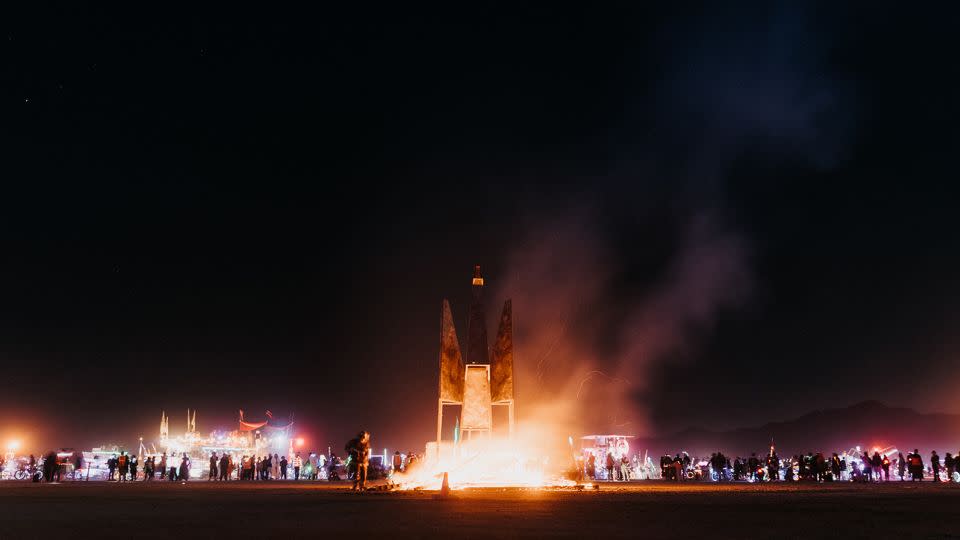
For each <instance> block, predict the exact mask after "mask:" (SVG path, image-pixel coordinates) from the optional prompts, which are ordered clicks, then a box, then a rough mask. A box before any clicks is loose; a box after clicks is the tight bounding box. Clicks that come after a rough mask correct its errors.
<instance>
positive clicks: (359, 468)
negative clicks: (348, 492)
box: [347, 431, 370, 491]
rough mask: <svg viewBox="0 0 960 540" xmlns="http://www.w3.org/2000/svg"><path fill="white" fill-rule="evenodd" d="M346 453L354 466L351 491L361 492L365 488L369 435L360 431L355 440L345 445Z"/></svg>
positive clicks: (368, 457)
mask: <svg viewBox="0 0 960 540" xmlns="http://www.w3.org/2000/svg"><path fill="white" fill-rule="evenodd" d="M347 451H348V452H350V458H351V460H353V461H354V462H355V463H356V464H355V466H354V467H355V469H354V470H355V471H356V473H355V474H354V477H353V489H354V490H356V491H362V490H364V489H366V488H367V467H368V466H369V465H370V434H369V433H368V432H366V431H361V432H360V433H359V434H358V435H357V437H356V438H355V439H352V440H351V441H350V442H349V443H347Z"/></svg>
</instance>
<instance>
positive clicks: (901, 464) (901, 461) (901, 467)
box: [897, 452, 907, 482]
mask: <svg viewBox="0 0 960 540" xmlns="http://www.w3.org/2000/svg"><path fill="white" fill-rule="evenodd" d="M897 472H898V473H899V474H900V481H901V482H903V481H904V480H906V479H907V458H905V457H903V452H900V455H899V457H897Z"/></svg>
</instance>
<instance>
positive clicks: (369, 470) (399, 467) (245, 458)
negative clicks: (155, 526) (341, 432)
mask: <svg viewBox="0 0 960 540" xmlns="http://www.w3.org/2000/svg"><path fill="white" fill-rule="evenodd" d="M344 450H345V451H346V459H341V458H340V457H338V456H337V455H336V453H334V452H330V455H329V456H325V455H323V454H318V453H314V452H309V453H306V455H301V453H300V452H295V453H294V454H293V455H292V456H291V457H290V458H289V459H288V457H287V456H286V455H280V454H279V453H273V454H270V453H266V454H265V455H259V456H258V455H234V454H232V453H229V452H221V453H217V452H211V453H210V455H209V456H207V457H206V465H207V467H206V479H207V480H208V481H210V482H226V481H270V480H293V481H301V480H302V481H310V480H313V481H315V480H327V481H341V480H347V481H351V482H352V485H353V489H355V490H363V489H365V488H366V487H367V481H368V480H374V479H378V478H383V477H386V476H387V475H389V474H392V473H395V472H401V471H409V470H410V469H411V468H413V467H414V466H416V464H417V463H418V461H419V460H421V459H422V457H421V456H420V455H418V454H415V453H413V452H409V453H407V454H400V452H397V453H396V454H394V456H393V460H392V462H391V463H379V464H376V465H375V466H371V463H370V457H371V447H370V433H369V432H367V431H361V432H360V433H359V434H357V436H356V437H354V438H353V439H351V440H350V441H349V442H348V443H347V444H346V446H345V447H344ZM83 466H84V465H83V461H82V454H81V453H79V452H75V453H73V454H71V457H70V458H69V459H67V460H65V459H64V458H60V457H58V455H57V454H56V453H55V452H51V453H49V454H48V455H45V456H43V457H41V458H40V459H39V460H38V459H36V458H35V457H34V456H33V455H30V456H29V460H27V459H26V458H24V459H23V468H24V469H26V470H28V471H30V477H32V478H33V479H34V480H35V481H38V482H39V481H46V482H59V481H61V479H62V477H63V474H64V471H65V470H66V469H68V468H69V469H72V470H73V471H82V470H83ZM194 466H195V464H194V462H193V460H191V458H190V456H189V455H188V454H187V453H185V452H183V453H181V454H180V455H179V456H176V455H170V456H168V455H167V454H166V453H161V454H159V455H147V456H144V457H138V456H137V455H136V454H130V453H127V452H125V451H121V452H119V453H118V454H116V455H114V456H111V457H110V458H108V459H107V460H106V462H105V468H106V471H105V478H104V479H105V480H108V481H112V482H118V483H123V482H150V481H157V480H167V481H170V482H187V481H190V480H191V479H193V480H196V479H197V476H196V475H194V476H191V470H192V469H193V468H194ZM2 468H3V463H2V461H0V469H2ZM199 472H200V474H201V475H202V472H203V471H202V470H201V471H199ZM78 478H79V475H78ZM86 479H89V474H88V475H87V478H86ZM98 479H99V478H98Z"/></svg>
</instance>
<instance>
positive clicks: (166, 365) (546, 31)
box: [0, 2, 960, 449]
mask: <svg viewBox="0 0 960 540" xmlns="http://www.w3.org/2000/svg"><path fill="white" fill-rule="evenodd" d="M841 4H842V5H839V6H838V5H837V3H836V2H806V3H798V4H787V3H777V2H757V3H724V4H723V5H720V4H717V3H714V2H708V3H705V4H694V3H670V5H669V6H666V5H664V6H659V7H651V6H644V5H643V3H637V2H629V3H625V4H622V5H617V4H606V5H605V6H595V5H592V4H591V3H580V4H579V5H576V6H575V7H569V8H567V7H559V6H553V7H549V8H547V7H520V6H519V5H517V4H516V3H508V4H505V5H503V6H495V7H491V6H489V5H479V4H471V5H469V6H467V5H450V6H447V7H445V8H417V7H413V6H410V5H408V4H404V5H402V6H399V5H398V6H396V7H393V8H387V9H381V8H380V7H378V6H376V5H375V4H363V5H357V6H355V8H329V7H315V8H312V9H311V10H310V11H300V10H298V9H294V8H289V9H281V8H279V7H277V6H273V5H271V4H269V3H260V4H256V5H253V7H241V6H233V7H232V8H231V9H211V10H209V11H204V10H203V8H201V7H194V8H193V9H191V10H189V11H182V12H175V11H168V10H166V9H160V8H158V9H156V10H153V9H150V10H148V9H146V8H143V7H135V6H131V7H128V8H127V9H126V10H124V11H114V10H108V9H106V8H104V9H99V10H98V9H96V8H87V7H77V6H73V7H64V8H61V9H55V10H54V9H51V10H49V11H45V12H40V11H36V12H7V13H4V14H3V16H2V17H0V20H2V21H3V22H2V26H3V34H2V35H0V38H2V45H0V47H2V52H0V58H2V61H0V62H2V68H0V80H2V85H0V96H2V109H0V110H2V117H0V137H2V139H0V149H2V150H0V151H2V154H0V155H2V164H3V170H2V189H3V191H2V195H0V220H2V221H0V246H2V252H0V253H2V258H0V368H2V370H3V374H4V375H3V380H4V382H3V386H2V388H3V390H2V392H0V437H7V436H14V435H16V436H26V437H27V438H28V440H29V441H31V443H32V444H33V445H34V446H37V447H40V446H43V445H46V446H80V447H89V446H91V445H94V444H99V443H101V442H110V441H114V442H120V443H125V444H132V442H133V441H135V440H136V437H137V436H139V435H145V437H147V438H148V439H149V438H150V437H152V436H153V435H154V433H155V431H156V424H157V421H158V420H159V416H160V410H161V409H165V410H167V411H168V412H171V414H173V415H174V416H173V420H174V422H173V425H172V426H171V427H172V431H174V432H179V430H181V429H182V426H181V421H180V419H181V417H182V416H183V414H184V413H185V409H186V408H187V407H193V408H197V409H199V411H200V412H199V415H198V424H199V427H200V429H201V430H202V431H203V430H208V429H212V428H214V427H217V426H230V425H231V422H232V421H233V420H234V418H235V414H236V410H237V409H238V408H243V409H244V410H246V411H248V412H249V414H251V415H253V416H259V415H260V411H263V410H265V409H270V410H272V411H274V412H275V413H276V414H277V415H278V416H286V415H288V414H291V413H292V414H295V419H296V421H297V423H298V426H299V429H300V431H301V432H302V433H303V434H304V435H305V436H306V437H307V438H308V439H309V440H310V443H309V444H310V445H311V446H313V445H316V446H317V447H325V446H326V445H327V443H332V444H333V446H334V447H335V448H339V447H341V446H342V444H343V441H344V440H345V439H346V438H347V437H348V436H349V435H351V434H353V433H354V432H356V431H357V430H359V429H360V428H367V429H370V430H371V431H373V433H374V438H375V442H374V444H375V445H376V446H378V447H379V446H388V447H390V448H394V447H397V446H398V445H402V446H403V447H409V448H422V444H423V441H425V440H427V439H428V438H429V437H430V436H431V432H432V427H431V426H432V422H433V414H434V412H433V411H434V406H435V403H436V401H435V391H436V380H435V368H436V359H437V348H438V334H439V332H438V330H439V307H440V302H441V300H442V299H443V298H444V297H449V298H450V299H451V301H452V303H453V309H454V316H455V317H456V318H457V321H458V322H459V321H464V320H465V317H466V309H467V301H468V299H469V287H468V285H469V278H470V274H471V269H472V266H473V264H481V265H483V267H484V269H485V275H486V277H487V278H488V284H489V287H488V289H490V290H491V293H490V304H491V308H490V311H495V310H496V309H498V308H499V301H500V300H501V299H502V298H503V297H505V296H512V297H514V299H515V306H514V307H515V310H516V312H517V320H518V323H517V324H518V344H517V347H518V355H519V356H518V362H519V363H521V364H522V363H524V362H526V363H527V364H526V365H521V366H518V392H519V393H520V396H519V398H520V404H519V410H520V414H521V416H522V415H523V411H524V409H523V407H524V402H523V401H524V396H527V399H528V403H532V402H534V401H537V400H543V399H544V396H548V395H564V396H566V398H567V399H570V397H571V390H570V388H571V387H572V386H577V385H576V384H573V383H576V382H577V381H581V380H582V379H583V378H584V377H586V376H587V375H588V374H589V372H590V371H591V370H592V369H599V370H602V371H603V372H604V376H599V377H594V378H591V379H589V380H588V381H587V383H586V384H587V389H586V391H585V393H583V395H582V396H581V398H577V399H574V401H575V403H577V404H579V406H578V409H581V410H587V409H590V410H593V411H594V412H592V413H587V414H584V415H583V418H580V419H579V421H580V422H581V425H582V428H583V430H585V431H586V430H594V431H605V430H607V429H613V428H612V427H611V426H612V425H613V426H618V427H617V429H621V430H627V431H631V430H633V431H637V432H640V431H649V432H664V431H672V430H674V429H679V428H682V427H685V426H688V425H711V424H712V425H720V426H727V427H730V426H741V425H755V424H759V423H763V422H765V421H768V420H772V419H778V418H784V417H788V416H791V415H796V414H801V413H804V412H806V411H808V410H812V409H816V408H823V407H827V406H837V405H846V404H849V403H853V402H856V401H860V400H864V399H869V398H873V399H880V400H884V401H888V402H890V403H891V404H896V405H904V406H910V407H915V408H917V409H919V410H922V411H947V412H949V411H957V410H958V408H960V400H958V398H956V397H955V396H956V393H955V391H954V388H955V384H956V383H955V380H956V373H957V354H958V353H960V350H958V347H960V343H958V341H957V338H956V335H957V334H956V328H957V327H958V323H960V307H958V304H957V302H958V298H960V281H958V280H957V279H956V276H958V275H960V244H958V231H960V223H958V219H960V218H958V216H960V214H958V212H957V201H958V190H957V187H956V179H957V173H956V159H957V156H958V155H960V153H958V150H960V144H958V143H960V141H958V135H957V129H958V128H957V126H958V122H960V109H958V102H960V101H958V99H960V98H958V96H960V88H958V80H960V68H958V66H960V63H958V62H957V59H956V53H957V45H956V26H957V20H958V19H957V15H958V14H957V12H956V11H955V10H953V11H951V12H943V11H941V10H945V9H950V8H948V7H947V6H946V5H945V4H929V5H924V4H917V3H914V4H903V3H892V2H890V3H888V2H869V3H841ZM488 316H489V317H491V319H492V317H493V315H491V314H489V313H488ZM551 317H553V318H551ZM491 331H492V330H491ZM463 332H464V329H461V337H462V336H463V335H464V334H463ZM532 364H536V365H532ZM560 372H562V376H560V375H558V373H560ZM531 373H537V374H536V375H532V376H531V375H530V374H531ZM544 373H546V375H544ZM605 377H612V378H617V377H619V378H620V379H626V380H629V381H630V382H629V384H626V383H619V382H617V381H616V380H613V379H607V378H605ZM571 381H573V383H571ZM604 381H607V382H604ZM578 388H579V387H578ZM581 389H582V388H581ZM609 394H616V395H617V399H616V404H611V403H612V402H607V401H605V399H606V398H604V396H605V395H609ZM613 409H616V410H615V411H613ZM621 409H622V411H621ZM528 410H529V408H528ZM597 410H599V412H596V411H597ZM611 411H612V412H611ZM625 417H630V418H631V421H630V422H631V423H626V422H624V421H623V418H625ZM24 434H25V435H24ZM38 449H39V448H38Z"/></svg>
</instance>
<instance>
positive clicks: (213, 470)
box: [207, 452, 226, 482]
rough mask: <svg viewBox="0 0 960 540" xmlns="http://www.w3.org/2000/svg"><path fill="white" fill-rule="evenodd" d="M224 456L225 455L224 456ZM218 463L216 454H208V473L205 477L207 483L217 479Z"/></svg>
mask: <svg viewBox="0 0 960 540" xmlns="http://www.w3.org/2000/svg"><path fill="white" fill-rule="evenodd" d="M224 455H226V454H224ZM219 463H220V460H218V459H217V453H216V452H212V453H211V454H210V473H209V474H208V475H207V481H208V482H210V481H213V480H216V479H217V464H219Z"/></svg>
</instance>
